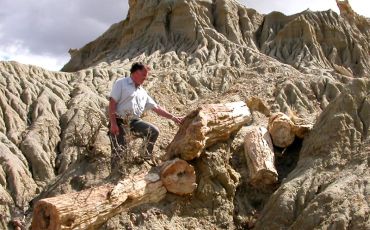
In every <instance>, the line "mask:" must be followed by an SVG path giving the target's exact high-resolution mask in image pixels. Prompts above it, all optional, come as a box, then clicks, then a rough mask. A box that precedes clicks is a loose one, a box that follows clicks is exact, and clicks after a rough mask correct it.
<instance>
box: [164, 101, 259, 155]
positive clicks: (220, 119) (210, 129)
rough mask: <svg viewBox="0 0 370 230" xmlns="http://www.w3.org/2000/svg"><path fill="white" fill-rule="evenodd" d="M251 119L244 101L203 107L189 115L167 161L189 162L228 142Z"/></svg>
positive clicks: (178, 133) (171, 145)
mask: <svg viewBox="0 0 370 230" xmlns="http://www.w3.org/2000/svg"><path fill="white" fill-rule="evenodd" d="M251 120H252V117H251V113H250V110H249V108H248V106H247V105H246V104H245V103H244V102H242V101H239V102H232V103H226V104H208V105H203V106H201V107H199V108H198V109H197V110H195V111H193V112H191V113H190V114H188V115H187V116H186V118H185V120H184V122H183V124H182V125H181V127H180V129H179V131H178V132H177V134H176V136H175V138H174V139H173V140H172V142H171V143H170V144H169V146H168V147H167V150H166V155H165V156H164V160H169V159H172V158H174V157H176V156H179V157H180V158H181V159H184V160H187V161H188V160H192V159H194V158H197V157H199V156H200V154H201V153H202V151H203V149H204V148H206V147H209V146H211V145H213V144H215V143H217V142H220V141H225V140H227V139H229V137H230V135H231V134H232V133H235V132H237V131H238V130H239V129H240V128H241V127H242V126H243V125H246V124H248V123H249V122H250V121H251Z"/></svg>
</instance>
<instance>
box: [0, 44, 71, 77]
mask: <svg viewBox="0 0 370 230" xmlns="http://www.w3.org/2000/svg"><path fill="white" fill-rule="evenodd" d="M68 59H69V57H68V55H65V56H57V55H48V54H33V53H31V52H30V50H29V49H28V48H27V47H25V46H24V44H22V42H20V41H17V42H14V43H13V44H11V45H7V46H3V45H0V60H5V61H17V62H20V63H22V64H29V65H36V66H41V67H43V68H45V69H47V70H52V71H58V70H60V69H61V67H63V65H64V64H65V63H66V62H67V61H68Z"/></svg>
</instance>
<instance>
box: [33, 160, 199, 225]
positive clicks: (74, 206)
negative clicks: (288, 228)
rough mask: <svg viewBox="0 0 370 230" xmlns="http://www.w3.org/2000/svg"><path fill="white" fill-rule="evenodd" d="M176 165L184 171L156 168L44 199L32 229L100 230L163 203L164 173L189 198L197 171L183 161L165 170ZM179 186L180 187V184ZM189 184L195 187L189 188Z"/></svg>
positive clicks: (35, 213) (37, 204) (35, 209)
mask: <svg viewBox="0 0 370 230" xmlns="http://www.w3.org/2000/svg"><path fill="white" fill-rule="evenodd" d="M175 165H181V168H180V169H179V170H176V169H175V170H172V171H171V170H170V171H168V169H164V170H161V169H157V168H154V169H152V170H151V171H150V172H146V173H143V174H141V175H136V176H134V177H131V178H127V179H125V180H122V181H120V182H119V183H118V184H117V185H113V184H106V185H102V186H99V187H96V188H90V189H87V190H83V191H80V192H74V193H68V194H63V195H60V196H57V197H51V198H46V199H42V200H40V201H38V202H37V203H36V204H35V207H34V210H33V219H32V224H31V229H32V230H36V229H37V230H46V229H48V230H59V229H97V228H98V227H99V226H100V225H101V224H103V223H104V222H106V221H107V220H108V219H109V218H111V217H113V216H115V215H117V214H119V213H121V212H123V211H125V210H128V209H130V208H132V207H135V206H138V205H141V204H145V203H154V202H159V201H160V200H162V199H163V198H164V197H165V196H166V193H167V189H166V187H165V185H164V183H163V182H162V179H161V177H160V172H162V174H163V173H164V174H165V177H164V178H165V179H164V181H165V183H168V182H167V181H168V180H169V178H171V177H173V178H175V179H172V180H171V182H172V185H171V186H172V187H176V186H177V187H178V188H181V187H182V186H184V187H186V188H187V189H186V190H184V192H181V193H177V194H181V195H185V194H188V193H191V192H193V191H194V189H195V186H196V185H194V183H195V173H194V169H193V168H192V166H190V165H189V164H188V163H187V162H185V161H183V160H179V159H176V160H174V161H171V162H168V163H167V162H166V163H165V166H166V167H170V168H171V167H175ZM191 169H193V174H194V175H193V174H192V172H191ZM172 173H173V174H174V175H172ZM193 176H194V179H193ZM187 177H190V178H191V179H187ZM176 178H177V179H176ZM177 182H178V183H179V184H176V183H177ZM187 182H189V183H191V184H190V185H188V184H187ZM190 188H194V189H190ZM175 193H176V191H175Z"/></svg>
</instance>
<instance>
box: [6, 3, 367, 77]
mask: <svg viewBox="0 0 370 230" xmlns="http://www.w3.org/2000/svg"><path fill="white" fill-rule="evenodd" d="M0 1H1V8H0V60H7V61H10V60H15V61H18V62H21V63H24V64H32V65H38V66H41V67H43V68H45V69H49V70H60V69H61V68H62V67H63V65H64V64H65V63H67V62H68V60H69V54H68V50H69V48H80V47H82V46H83V45H85V44H86V43H88V42H90V41H92V40H94V39H95V38H97V37H98V36H99V35H101V34H102V33H103V32H104V31H106V30H107V29H108V28H109V26H110V25H112V24H113V23H116V22H119V21H121V20H123V19H125V18H126V16H127V11H128V0H105V1H101V0H34V1H31V0H0ZM239 2H241V3H242V4H244V5H246V6H247V7H248V8H254V9H256V10H257V11H258V12H260V13H264V14H267V13H270V12H271V11H280V12H283V13H285V14H287V15H290V14H294V13H298V12H301V11H304V10H306V9H308V8H309V9H311V10H328V9H332V10H334V11H337V12H338V9H337V6H336V2H335V0H239ZM350 3H351V5H352V8H353V9H354V10H355V11H356V12H358V13H360V14H362V15H365V16H367V17H370V10H369V9H370V1H369V0H350Z"/></svg>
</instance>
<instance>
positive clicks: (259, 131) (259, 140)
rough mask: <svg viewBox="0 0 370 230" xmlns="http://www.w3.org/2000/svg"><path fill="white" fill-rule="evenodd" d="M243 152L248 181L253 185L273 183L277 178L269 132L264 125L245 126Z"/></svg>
mask: <svg viewBox="0 0 370 230" xmlns="http://www.w3.org/2000/svg"><path fill="white" fill-rule="evenodd" d="M244 154H245V158H246V159H247V164H248V169H249V176H250V179H251V180H250V183H251V184H252V185H253V186H262V185H270V184H274V183H276V182H277V180H278V173H277V171H276V168H275V165H274V162H275V159H274V151H273V145H272V140H271V138H270V134H269V132H268V131H267V129H266V128H264V127H256V126H251V127H247V128H246V134H245V138H244Z"/></svg>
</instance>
